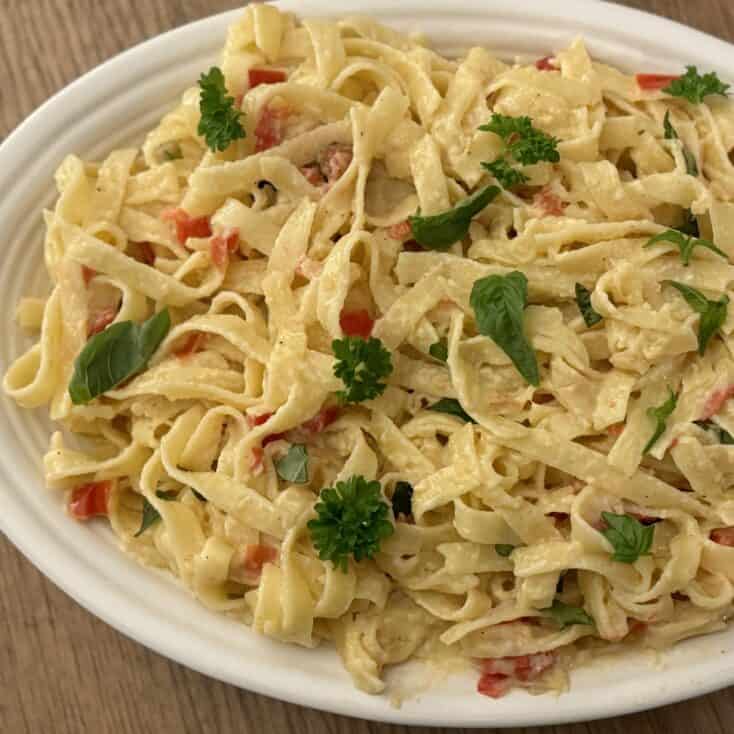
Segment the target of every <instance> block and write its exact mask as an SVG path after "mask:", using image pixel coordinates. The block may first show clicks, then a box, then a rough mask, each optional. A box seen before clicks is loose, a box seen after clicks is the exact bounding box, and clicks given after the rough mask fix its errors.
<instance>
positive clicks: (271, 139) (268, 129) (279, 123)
mask: <svg viewBox="0 0 734 734" xmlns="http://www.w3.org/2000/svg"><path fill="white" fill-rule="evenodd" d="M289 114H290V111H289V110H288V108H287V107H277V108H273V107H271V106H270V105H265V107H264V108H263V110H262V112H261V113H260V119H259V120H258V121H257V126H256V127H255V152H256V153H262V151H264V150H270V148H274V147H275V146H276V145H280V144H281V143H282V142H283V127H284V123H285V121H286V119H287V118H288V115H289Z"/></svg>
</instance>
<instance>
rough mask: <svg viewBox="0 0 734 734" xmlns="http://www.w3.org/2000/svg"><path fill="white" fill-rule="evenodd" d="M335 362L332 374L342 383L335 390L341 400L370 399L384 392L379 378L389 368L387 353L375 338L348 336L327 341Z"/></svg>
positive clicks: (357, 401) (354, 401)
mask: <svg viewBox="0 0 734 734" xmlns="http://www.w3.org/2000/svg"><path fill="white" fill-rule="evenodd" d="M331 348H332V349H333V350H334V356H335V357H336V359H337V361H336V363H335V364H334V374H335V375H336V376H337V377H338V378H339V379H340V380H341V381H342V382H343V383H344V387H345V388H346V389H345V390H341V391H339V392H338V393H337V395H338V396H339V398H340V399H341V400H342V401H343V402H345V403H361V402H362V401H363V400H372V399H373V398H376V397H379V396H380V395H382V393H383V392H385V388H386V387H387V385H386V384H385V383H384V382H382V380H383V379H384V378H386V377H388V376H389V375H390V374H391V373H392V370H393V367H392V359H391V357H390V352H388V351H387V349H385V347H384V345H383V343H382V342H381V341H380V340H379V339H375V338H374V337H370V338H369V339H362V338H361V337H358V336H348V337H345V338H344V339H335V340H334V341H333V342H332V343H331Z"/></svg>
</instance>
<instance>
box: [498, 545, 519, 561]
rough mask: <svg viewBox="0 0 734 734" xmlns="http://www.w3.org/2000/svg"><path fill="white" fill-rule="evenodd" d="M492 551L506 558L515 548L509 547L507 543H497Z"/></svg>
mask: <svg viewBox="0 0 734 734" xmlns="http://www.w3.org/2000/svg"><path fill="white" fill-rule="evenodd" d="M494 549H495V550H496V551H497V555H498V556H502V557H503V558H507V557H508V556H509V555H510V554H511V553H512V551H514V550H515V546H514V545H509V544H508V543H497V545H495V547H494Z"/></svg>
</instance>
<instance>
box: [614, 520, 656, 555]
mask: <svg viewBox="0 0 734 734" xmlns="http://www.w3.org/2000/svg"><path fill="white" fill-rule="evenodd" d="M601 517H602V520H604V523H605V524H606V528H604V530H602V531H601V533H602V535H603V536H604V537H605V538H606V539H607V540H608V541H609V542H610V543H611V544H612V548H614V554H613V555H612V560H613V561H619V562H620V563H634V562H635V561H636V560H637V559H638V558H639V557H640V556H649V555H650V548H651V547H652V540H653V536H654V534H655V526H654V525H643V524H642V523H641V522H640V521H639V520H637V519H635V518H634V517H630V516H629V515H615V514H614V513H613V512H602V513H601Z"/></svg>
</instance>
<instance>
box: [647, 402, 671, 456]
mask: <svg viewBox="0 0 734 734" xmlns="http://www.w3.org/2000/svg"><path fill="white" fill-rule="evenodd" d="M677 405H678V396H677V395H676V394H675V393H674V392H673V391H672V390H670V396H669V397H668V399H667V400H666V401H665V402H664V403H663V404H662V405H659V406H658V407H657V408H648V409H647V415H648V416H649V417H650V418H652V419H653V420H654V421H655V430H654V431H653V434H652V436H650V440H649V441H648V442H647V443H646V444H645V448H644V449H642V454H643V456H644V455H645V454H646V453H647V452H648V451H649V450H650V449H651V448H652V447H653V446H654V445H655V444H656V443H657V440H658V439H659V438H660V436H662V435H663V433H665V427H666V424H667V421H668V418H670V416H671V415H672V414H673V411H674V410H675V408H676V406H677Z"/></svg>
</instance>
